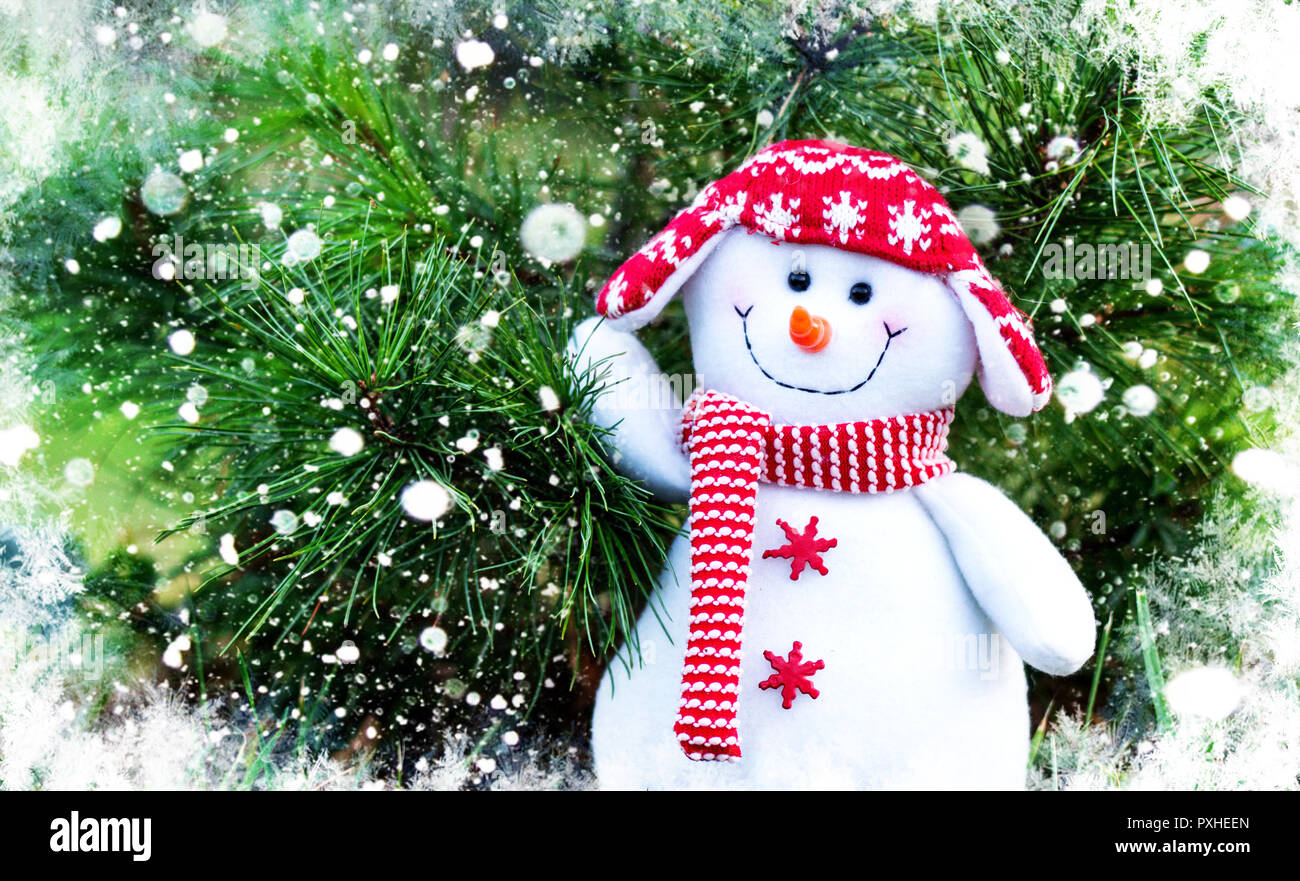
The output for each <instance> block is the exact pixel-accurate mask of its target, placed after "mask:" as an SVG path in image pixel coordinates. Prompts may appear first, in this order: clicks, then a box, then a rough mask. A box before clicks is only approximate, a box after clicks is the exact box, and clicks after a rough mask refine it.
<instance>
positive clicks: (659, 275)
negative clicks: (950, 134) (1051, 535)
mask: <svg viewBox="0 0 1300 881" xmlns="http://www.w3.org/2000/svg"><path fill="white" fill-rule="evenodd" d="M737 224H739V225H741V226H744V227H747V228H749V229H751V230H754V231H756V232H761V233H766V234H767V235H769V236H772V237H773V238H777V239H783V240H785V241H787V242H797V243H799V244H805V245H829V246H830V247H833V248H840V249H843V250H846V251H856V252H858V253H861V254H868V255H870V256H872V257H879V258H881V259H884V260H888V261H890V262H891V263H896V264H898V265H899V266H903V267H906V268H907V269H912V270H916V271H918V272H924V273H928V274H931V275H937V276H940V277H941V278H943V280H944V281H945V282H946V283H947V285H948V286H949V288H951V289H952V291H953V293H954V295H955V296H956V297H957V299H958V301H959V302H960V303H961V305H962V307H963V308H964V309H965V310H966V314H967V316H968V317H969V318H970V319H971V322H972V324H974V326H975V337H976V342H977V344H978V346H979V351H980V365H979V377H980V384H981V386H982V387H983V389H984V393H985V396H986V397H988V399H989V401H990V403H992V404H993V405H994V406H995V407H997V408H998V409H1000V410H1003V411H1004V412H1007V413H1011V414H1013V415H1017V416H1025V415H1028V414H1029V413H1031V412H1033V411H1034V410H1038V409H1041V408H1042V407H1043V406H1044V405H1045V404H1046V403H1047V401H1048V400H1049V399H1050V397H1051V392H1052V380H1051V377H1050V376H1049V375H1048V373H1047V365H1046V364H1044V363H1043V356H1042V353H1041V352H1040V351H1039V350H1038V346H1037V345H1036V344H1035V342H1034V338H1033V334H1032V333H1031V331H1030V328H1029V321H1028V317H1027V316H1026V315H1025V314H1024V313H1023V312H1021V311H1020V310H1019V309H1017V308H1016V307H1015V306H1013V305H1012V304H1011V302H1010V301H1009V300H1008V299H1007V296H1006V294H1005V293H1003V291H1002V288H1001V287H1000V286H999V285H998V283H997V281H996V280H994V279H993V277H992V276H990V275H989V273H988V270H987V269H985V268H984V263H983V261H981V260H980V257H979V254H978V253H977V252H976V251H975V248H974V246H973V245H971V243H970V240H969V239H968V238H967V237H966V235H965V234H964V233H963V232H962V230H961V227H960V226H959V225H958V223H957V218H956V217H954V216H953V213H952V210H951V209H950V208H949V207H948V203H947V202H946V201H944V198H943V196H942V195H940V193H939V191H938V190H937V189H935V188H934V186H932V185H931V184H930V183H928V182H926V181H925V180H922V179H921V177H920V175H918V174H917V173H916V172H915V171H913V170H912V169H911V168H909V167H908V166H906V165H904V164H903V163H902V162H901V161H899V160H898V159H895V158H894V157H893V156H890V155H888V154H886V153H879V152H876V151H874V150H864V149H862V148H859V147H850V146H846V145H843V144H834V143H831V142H829V141H782V142H781V143H779V144H773V145H772V146H770V147H768V148H766V149H765V150H763V151H761V152H759V153H758V154H757V155H755V156H753V157H752V158H750V159H749V160H748V161H746V162H745V163H744V164H743V165H741V166H740V168H738V169H736V170H735V171H733V172H732V173H731V174H729V175H727V176H726V177H724V178H722V179H721V180H718V181H715V182H714V183H711V184H709V185H708V186H707V187H705V188H704V189H703V190H702V191H701V192H700V194H699V196H698V197H696V199H695V202H694V203H693V204H692V205H691V206H690V207H689V208H687V209H686V210H684V211H682V212H681V213H680V214H678V215H677V216H676V217H675V218H673V220H672V222H671V223H669V224H668V226H667V227H666V228H665V229H664V230H663V231H662V232H661V233H659V234H658V235H657V236H655V237H654V238H653V239H651V240H650V242H649V243H648V244H647V245H646V246H645V247H644V248H642V249H641V250H640V251H638V252H637V253H636V254H634V255H632V257H631V258H629V259H628V260H627V262H625V263H624V264H623V265H622V266H621V267H619V269H618V271H617V272H615V273H614V275H613V276H612V277H611V278H610V280H609V281H608V282H606V283H605V286H604V287H603V288H601V290H600V293H599V294H598V295H597V297H596V311H597V312H599V313H600V314H601V315H602V316H604V317H605V318H606V319H608V320H610V321H611V322H614V323H615V325H616V326H618V327H620V328H621V329H624V330H635V329H636V328H638V327H641V326H642V325H644V324H646V323H647V322H649V321H650V320H651V319H652V318H654V317H655V316H656V315H658V314H659V312H660V311H661V310H662V309H663V308H664V306H665V305H667V303H668V301H669V300H670V299H672V296H673V294H675V293H676V292H677V290H678V289H679V288H680V287H681V286H682V284H683V283H684V282H685V281H686V279H687V278H689V277H690V275H691V273H693V272H694V271H695V269H697V268H698V267H699V266H700V265H701V264H702V263H703V262H704V260H705V259H707V257H708V255H709V254H710V253H711V252H712V250H713V249H714V248H715V247H716V246H717V245H718V243H719V242H720V241H721V240H722V236H721V235H719V234H720V233H723V232H726V231H727V230H729V229H731V228H732V227H733V226H736V225H737ZM1008 355H1009V357H1008Z"/></svg>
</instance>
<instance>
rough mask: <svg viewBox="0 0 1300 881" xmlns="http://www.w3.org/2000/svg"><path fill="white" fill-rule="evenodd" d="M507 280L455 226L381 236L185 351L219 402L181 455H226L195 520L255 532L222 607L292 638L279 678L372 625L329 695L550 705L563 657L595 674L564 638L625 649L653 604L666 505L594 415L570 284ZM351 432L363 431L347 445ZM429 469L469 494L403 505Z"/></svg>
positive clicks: (277, 288) (246, 534)
mask: <svg viewBox="0 0 1300 881" xmlns="http://www.w3.org/2000/svg"><path fill="white" fill-rule="evenodd" d="M506 281H507V283H506V285H505V286H504V287H503V286H500V285H499V284H498V280H497V279H496V278H495V277H493V276H490V275H485V274H483V273H477V277H476V274H475V273H474V272H473V271H472V269H468V268H466V258H465V257H464V256H463V255H462V253H461V252H460V251H459V250H458V249H457V248H454V247H448V246H446V245H445V244H437V245H435V246H434V247H433V248H431V249H430V250H428V251H426V252H423V253H422V254H420V255H418V256H415V255H411V254H409V252H408V250H407V247H406V242H405V241H402V240H399V241H397V242H394V243H388V242H379V241H375V240H373V239H370V238H368V237H367V236H366V235H364V234H363V237H362V238H361V239H360V240H358V241H357V242H355V243H353V242H342V243H337V244H331V245H327V246H326V248H325V250H324V251H323V252H322V254H321V256H320V257H319V258H317V259H315V260H312V261H309V262H304V263H300V264H297V265H294V266H292V267H286V266H283V264H282V265H281V266H280V268H279V269H278V271H277V272H276V273H275V275H274V276H272V275H271V274H269V273H268V274H265V275H263V277H262V283H261V286H260V287H259V288H258V289H257V290H256V291H254V292H252V293H251V294H250V295H248V297H247V299H246V301H244V302H240V303H238V304H234V305H232V304H226V305H225V306H224V307H223V308H222V311H221V313H220V315H219V316H217V317H215V318H214V319H213V322H212V326H211V330H210V332H211V333H213V334H214V340H213V342H215V343H216V344H217V345H215V346H205V350H211V351H215V352H216V353H217V354H215V355H214V356H205V357H203V358H199V357H193V358H181V359H178V361H179V362H180V363H179V364H178V368H179V369H180V371H181V373H182V375H183V377H184V379H183V382H184V383H190V384H193V385H192V386H191V387H193V386H197V387H200V388H203V389H204V390H205V397H206V402H205V403H204V404H203V413H204V416H203V419H202V420H201V421H200V422H199V423H198V424H195V425H193V426H191V425H188V424H186V423H185V422H184V421H183V420H176V421H175V422H174V423H173V424H172V425H171V426H170V427H169V428H167V429H166V430H167V431H169V432H173V433H175V434H177V435H179V437H180V438H181V440H180V441H179V447H178V452H179V454H180V455H178V457H177V462H178V464H183V465H185V466H186V467H187V468H189V469H190V471H191V473H196V474H200V475H220V478H219V480H220V486H219V487H216V488H215V489H216V492H215V493H214V495H216V496H218V497H219V500H218V501H217V503H216V504H214V505H213V506H211V507H209V508H207V509H205V510H203V511H201V512H198V513H196V514H195V515H193V516H191V517H188V518H186V520H185V521H184V522H183V523H182V524H181V526H180V528H190V527H193V526H195V525H200V524H201V525H202V527H203V528H204V529H205V530H207V531H209V532H211V533H214V534H215V533H216V532H218V531H228V532H229V533H230V534H231V535H232V537H233V536H238V544H237V548H238V551H237V559H236V558H235V556H234V555H232V554H229V553H227V562H226V564H225V565H223V566H219V567H218V568H216V569H215V570H214V571H213V572H212V573H211V574H210V576H209V578H208V581H207V584H206V585H205V587H204V589H203V590H202V591H200V593H199V594H198V596H197V598H196V599H197V602H198V605H199V609H200V613H199V614H200V620H201V621H202V622H203V626H204V628H205V630H207V631H208V632H210V633H212V634H214V636H215V637H216V639H217V642H218V645H219V646H220V649H221V651H222V652H229V650H230V648H231V647H232V646H233V645H239V646H240V647H241V651H244V652H245V653H247V654H249V655H251V656H254V657H256V658H257V659H258V663H261V662H262V661H264V660H265V659H266V658H267V657H268V654H269V655H270V656H273V657H275V658H276V663H275V664H274V671H275V674H276V675H277V676H278V677H280V678H281V679H282V680H283V681H284V682H285V683H286V685H285V686H284V691H283V693H281V689H280V688H276V689H274V690H273V692H272V694H271V697H272V698H274V697H276V695H277V694H281V696H282V697H284V698H286V699H293V698H295V697H296V695H297V694H298V692H299V691H300V690H301V689H302V688H303V687H312V688H315V687H320V686H321V685H322V684H323V683H324V682H325V680H326V679H327V678H329V677H330V676H331V675H332V674H333V673H334V671H336V670H337V669H339V667H338V664H340V663H341V664H350V663H351V662H352V660H353V659H351V658H349V657H348V656H347V654H346V651H347V650H346V649H344V648H341V647H343V646H345V645H346V644H347V643H350V644H351V647H355V649H356V650H357V651H358V652H359V653H360V655H361V657H360V660H358V661H356V666H355V667H354V668H352V669H350V670H349V671H348V672H349V673H355V675H353V676H350V677H349V679H350V681H349V682H348V683H339V684H338V685H337V686H336V689H335V692H334V693H332V694H331V698H332V699H333V700H337V701H339V702H340V704H341V705H342V706H346V707H348V708H349V711H350V713H352V714H353V715H356V714H358V713H360V714H363V715H364V714H370V715H372V716H376V717H383V718H384V719H385V720H388V719H393V718H406V719H408V720H409V719H412V718H416V717H417V714H418V713H419V710H420V708H421V706H422V705H423V704H425V703H427V698H428V694H429V692H430V691H435V690H436V691H439V692H441V693H444V694H446V695H447V696H448V697H450V698H453V699H455V698H461V697H463V696H465V695H466V693H467V692H469V691H473V690H475V689H478V690H483V689H488V688H491V689H493V692H490V693H488V694H487V695H486V696H485V699H486V698H490V697H491V696H492V693H500V694H506V695H512V696H517V698H516V700H517V703H516V704H515V706H516V707H517V708H531V707H532V706H533V705H534V704H535V703H536V702H537V701H538V700H539V699H540V698H541V696H542V691H543V688H542V684H543V682H544V680H546V678H547V676H548V675H551V676H553V677H555V678H556V679H562V680H564V682H565V684H567V680H568V679H569V678H570V677H571V676H572V675H573V674H574V673H576V667H574V668H573V670H568V669H565V665H564V664H560V665H558V666H559V669H558V670H557V665H556V664H555V658H556V657H557V655H559V654H560V653H561V652H562V650H563V649H565V648H566V647H567V648H569V649H572V650H573V651H574V652H575V653H577V654H581V653H582V652H583V651H585V652H588V653H593V654H595V655H597V656H600V655H603V654H604V653H605V652H606V651H608V650H609V649H610V648H612V647H613V646H614V644H615V639H616V636H617V635H618V634H621V633H626V632H628V631H629V630H630V629H631V625H632V624H633V623H634V622H635V616H636V614H637V612H638V611H639V607H640V604H641V603H642V602H643V601H644V599H645V597H646V596H647V595H648V593H649V588H650V586H651V585H652V584H653V583H654V577H655V575H656V574H657V570H658V566H659V562H660V560H661V559H662V554H663V545H662V538H663V536H664V535H666V534H667V532H668V530H669V528H670V527H669V524H668V522H667V521H666V519H665V514H666V512H664V511H662V510H661V509H658V508H656V507H655V506H653V505H652V504H651V503H650V502H649V500H648V496H647V494H646V493H645V492H644V491H643V490H641V489H639V488H637V487H635V486H634V485H633V484H631V483H630V482H629V481H628V480H627V479H626V478H623V477H622V476H620V475H619V474H618V473H617V472H616V471H615V470H614V469H613V467H612V466H611V465H610V464H609V461H608V459H607V458H606V457H605V456H604V455H603V451H602V447H601V443H600V439H601V431H600V430H599V429H596V428H594V427H592V426H591V425H589V424H588V422H587V419H586V412H587V411H586V408H587V406H588V404H589V400H590V398H589V382H590V381H589V380H588V379H587V378H585V377H579V376H575V375H573V373H572V370H571V368H570V366H569V365H568V362H567V360H566V359H565V357H564V343H565V340H566V338H567V330H568V321H567V320H566V319H565V318H564V317H563V316H564V314H566V313H567V312H568V311H570V310H568V308H567V306H566V304H567V302H568V299H569V298H568V295H567V294H566V293H565V292H564V291H562V290H558V289H557V290H554V291H552V292H551V293H550V295H549V296H547V297H543V298H541V299H540V300H539V299H538V298H536V297H533V298H529V297H526V296H525V293H524V291H523V290H522V289H521V288H519V287H518V286H517V284H515V283H514V282H513V281H510V280H506ZM530 300H531V301H530ZM216 302H218V303H219V302H220V301H219V300H217V301H216ZM552 394H554V395H555V396H556V400H557V401H559V406H558V408H556V409H548V408H547V404H548V403H549V401H548V400H547V399H548V397H549V396H550V395H552ZM340 431H344V432H347V431H351V432H354V433H355V434H354V437H356V438H358V439H359V440H360V439H364V446H363V447H362V448H361V449H360V450H359V451H357V452H355V453H354V454H353V453H352V452H351V451H349V450H346V449H344V448H342V447H339V448H338V449H335V448H332V446H336V445H332V444H331V438H332V437H334V436H335V435H336V434H337V433H338V432H340ZM417 481H430V482H432V483H433V484H434V485H436V486H437V487H439V488H444V489H445V491H446V493H448V495H449V508H448V510H447V512H446V513H445V514H442V513H439V515H438V516H437V518H436V520H435V521H434V522H433V523H427V522H420V521H419V520H417V519H416V518H415V517H412V516H409V515H408V514H407V512H406V511H405V510H404V508H403V504H402V502H401V499H402V495H403V493H404V491H405V490H406V488H408V487H410V486H411V485H412V484H414V483H416V482H417ZM214 609H216V610H219V612H218V613H217V614H215V615H214V614H213V610H214ZM444 642H445V645H444V644H443V643H444ZM322 658H324V660H322ZM336 661H337V663H336ZM516 673H518V674H520V675H519V676H518V677H516V676H515V674H516ZM340 678H342V677H340ZM340 692H341V693H342V694H346V695H347V697H346V699H344V698H343V697H342V696H341V695H340ZM447 703H448V704H449V705H454V704H452V701H448V702H447ZM460 705H461V706H464V704H460ZM469 706H470V713H471V715H475V714H478V713H481V709H479V710H474V709H473V707H474V702H473V701H471V702H470V704H469ZM388 724H396V725H402V724H403V723H401V722H396V723H391V722H390V723H388ZM403 738H404V739H405V740H406V742H408V743H409V742H411V740H412V739H418V738H413V737H412V736H411V735H410V734H409V733H406V732H403Z"/></svg>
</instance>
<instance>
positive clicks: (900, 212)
mask: <svg viewBox="0 0 1300 881" xmlns="http://www.w3.org/2000/svg"><path fill="white" fill-rule="evenodd" d="M931 216H932V215H931V213H930V212H929V211H926V210H925V209H924V208H922V209H921V211H920V212H919V213H918V212H917V211H916V202H914V201H912V200H911V199H907V200H905V201H904V202H903V207H902V208H901V209H900V208H899V207H898V206H897V205H890V206H889V244H891V245H897V244H899V243H902V245H903V253H904V254H911V253H912V246H913V245H920V246H921V250H922V251H926V250H929V248H930V239H928V238H923V236H928V235H929V234H930V224H929V223H928V222H927V221H929V219H930V217H931Z"/></svg>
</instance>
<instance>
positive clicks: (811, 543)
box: [763, 517, 838, 581]
mask: <svg viewBox="0 0 1300 881" xmlns="http://www.w3.org/2000/svg"><path fill="white" fill-rule="evenodd" d="M776 525H777V526H779V527H781V529H783V530H784V531H785V537H786V538H787V539H789V542H788V543H786V544H783V545H781V547H779V548H773V549H771V550H766V551H763V559H764V560H766V559H767V558H768V557H784V558H785V559H787V560H789V561H790V580H791V581H798V580H799V575H800V574H801V573H802V572H803V567H804V566H805V565H808V566H812V567H813V568H814V569H816V570H817V571H818V572H820V573H821V574H822V575H825V574H826V571H827V570H826V564H825V563H823V562H822V555H821V552H822V551H826V550H830V549H831V548H833V547H835V545H836V544H838V539H834V538H818V537H817V518H816V517H814V518H812V519H811V520H809V521H808V525H807V526H805V527H804V528H803V532H802V533H798V532H795V531H794V529H792V528H791V527H790V524H789V523H786V522H785V521H784V520H778V521H776Z"/></svg>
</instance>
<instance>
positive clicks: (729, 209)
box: [700, 192, 749, 229]
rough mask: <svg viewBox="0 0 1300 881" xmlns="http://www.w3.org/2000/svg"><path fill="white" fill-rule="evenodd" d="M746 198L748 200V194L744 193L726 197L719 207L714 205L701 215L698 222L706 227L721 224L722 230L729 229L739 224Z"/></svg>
mask: <svg viewBox="0 0 1300 881" xmlns="http://www.w3.org/2000/svg"><path fill="white" fill-rule="evenodd" d="M747 198H749V194H748V193H745V192H739V193H736V195H734V196H728V197H727V198H726V199H724V200H723V201H722V204H721V205H716V206H714V207H713V208H710V209H709V210H708V211H706V212H705V213H704V214H702V215H701V216H700V222H702V223H704V224H705V225H706V226H715V225H719V224H721V226H722V228H723V229H730V228H731V227H733V226H735V225H736V224H737V223H739V222H740V215H741V212H743V211H744V210H745V200H746V199H747Z"/></svg>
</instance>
